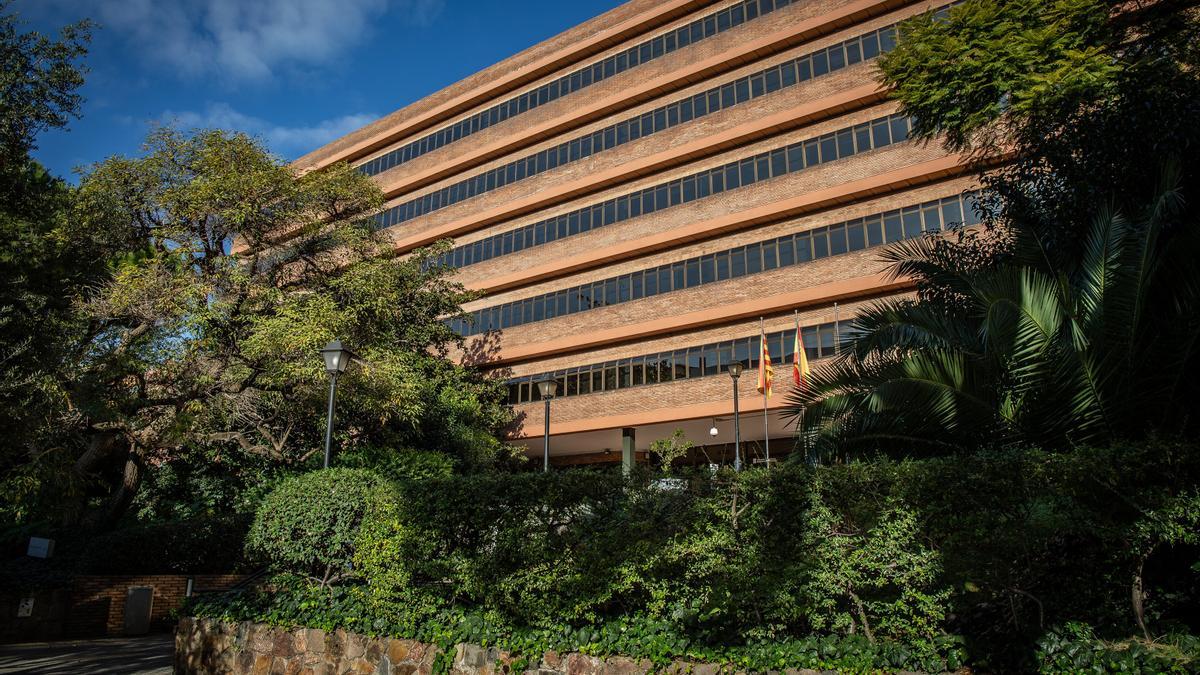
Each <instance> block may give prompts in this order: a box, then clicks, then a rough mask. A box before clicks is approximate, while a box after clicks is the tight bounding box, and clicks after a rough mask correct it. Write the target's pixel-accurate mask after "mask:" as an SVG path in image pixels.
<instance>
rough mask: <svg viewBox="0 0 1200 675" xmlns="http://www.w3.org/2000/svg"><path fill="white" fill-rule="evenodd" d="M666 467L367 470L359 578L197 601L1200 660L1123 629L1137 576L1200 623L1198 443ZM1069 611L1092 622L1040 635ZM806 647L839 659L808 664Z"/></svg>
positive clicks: (1135, 663)
mask: <svg viewBox="0 0 1200 675" xmlns="http://www.w3.org/2000/svg"><path fill="white" fill-rule="evenodd" d="M653 479H654V476H651V475H648V474H643V473H635V474H634V475H633V476H630V477H623V476H621V475H620V474H619V473H618V472H616V471H612V472H603V471H601V472H596V471H576V472H564V473H552V474H541V473H529V474H516V475H504V474H486V475H475V476H457V477H448V478H435V479H426V480H422V481H409V482H405V483H401V484H395V483H389V482H385V481H381V482H378V483H373V487H371V488H370V490H371V492H370V496H368V497H365V501H366V503H367V504H369V507H368V508H367V511H366V513H365V514H364V516H363V518H362V527H361V528H360V529H359V531H358V533H357V536H358V539H357V543H356V548H355V551H354V577H353V578H351V579H347V582H346V584H345V585H344V586H342V587H339V588H336V589H334V590H333V591H330V593H332V595H329V596H328V597H327V596H325V595H321V593H325V592H326V591H321V590H319V589H318V590H314V589H311V588H308V587H307V586H305V585H303V584H299V585H292V586H287V587H286V588H285V587H282V586H281V590H280V591H279V592H278V593H276V594H274V595H271V596H268V597H253V598H242V599H240V600H237V601H234V603H233V604H230V605H221V604H219V603H218V604H214V605H210V606H208V607H206V608H204V609H203V611H204V612H206V613H209V615H222V614H223V613H229V614H231V615H236V618H239V619H248V620H265V621H269V622H274V623H295V624H305V625H319V626H326V625H328V626H335V625H337V626H343V627H346V628H348V629H352V630H358V631H360V632H368V633H370V632H375V633H380V634H387V635H393V636H398V637H413V638H418V639H424V640H427V641H430V642H437V643H439V644H442V643H443V642H444V641H445V640H449V639H450V638H454V639H456V640H463V641H468V642H480V641H484V642H487V643H489V644H500V645H503V646H506V648H511V649H515V650H517V651H518V652H520V653H528V654H533V653H534V652H536V650H537V649H541V648H547V649H548V648H554V649H579V650H582V651H588V650H598V651H601V652H603V651H605V650H611V651H619V652H622V653H626V654H629V655H631V656H645V657H650V658H654V659H656V660H657V661H658V662H661V661H662V660H664V659H669V658H673V657H682V658H695V659H700V660H704V659H709V658H712V659H716V660H731V662H737V663H742V664H744V665H745V664H749V665H747V666H746V667H750V666H751V665H752V666H753V667H755V668H757V667H759V666H761V667H762V668H763V669H771V668H775V667H777V664H778V663H784V662H786V663H787V664H788V665H790V666H802V665H803V666H807V667H816V666H819V665H820V664H822V663H828V664H833V663H837V664H841V665H837V666H836V667H838V668H847V669H851V670H853V669H856V668H860V667H867V666H866V665H865V664H868V663H869V664H873V665H872V666H870V667H875V668H899V667H905V668H912V669H919V670H930V665H936V664H939V663H940V664H942V665H943V666H945V667H951V664H953V663H957V662H959V661H963V660H965V661H966V662H969V663H970V664H972V666H973V667H976V668H979V669H983V670H988V671H1004V672H1012V671H1022V672H1027V671H1034V670H1038V669H1039V668H1040V669H1045V670H1047V671H1049V672H1054V671H1055V669H1056V668H1061V667H1062V666H1061V662H1062V659H1063V658H1065V657H1063V654H1067V653H1069V655H1070V657H1071V658H1072V659H1073V658H1076V656H1077V655H1078V654H1079V653H1080V651H1081V650H1086V651H1088V652H1089V653H1093V652H1094V653H1096V654H1102V656H1097V657H1096V658H1095V659H1094V660H1093V661H1090V662H1089V663H1097V664H1098V663H1102V662H1105V663H1107V662H1110V661H1111V662H1112V663H1118V664H1126V665H1124V666H1121V667H1123V668H1124V667H1126V666H1128V668H1132V670H1127V672H1138V670H1137V669H1139V668H1140V669H1142V670H1152V669H1155V668H1157V669H1158V670H1162V671H1170V670H1171V669H1172V668H1174V669H1176V670H1181V669H1182V670H1187V669H1188V668H1194V667H1195V666H1196V664H1197V663H1200V658H1198V657H1197V655H1196V653H1195V649H1194V643H1190V642H1188V641H1187V640H1182V641H1180V644H1181V645H1183V646H1181V647H1178V648H1177V649H1174V650H1164V649H1160V648H1156V647H1155V646H1154V645H1152V644H1143V643H1142V642H1140V641H1130V640H1129V636H1130V635H1135V634H1140V629H1139V627H1138V626H1137V624H1136V623H1135V621H1134V614H1133V608H1132V605H1131V600H1130V597H1131V596H1130V589H1131V587H1132V584H1133V581H1134V579H1135V577H1137V576H1139V575H1140V577H1141V578H1142V579H1143V581H1144V588H1145V590H1146V591H1147V593H1146V611H1145V617H1146V621H1147V627H1148V630H1149V631H1151V632H1152V633H1153V634H1157V635H1161V634H1164V633H1167V632H1170V633H1174V634H1180V635H1186V634H1195V633H1197V632H1200V630H1198V629H1200V626H1197V624H1196V622H1197V616H1196V613H1195V609H1194V608H1195V607H1197V606H1200V590H1198V589H1200V584H1197V583H1196V576H1197V571H1198V570H1200V548H1198V547H1196V546H1195V540H1196V536H1197V533H1200V527H1197V525H1200V496H1198V493H1197V492H1196V486H1197V485H1200V455H1198V453H1197V452H1196V450H1195V448H1193V447H1191V446H1187V445H1178V444H1169V443H1147V444H1144V445H1140V446H1125V447H1117V448H1111V449H1103V450H1094V449H1080V450H1077V451H1073V452H1070V453H1059V454H1054V453H1044V452H1038V451H1005V452H996V453H984V454H980V455H975V456H971V457H961V458H940V459H928V460H910V461H899V462H896V461H887V460H878V461H871V462H862V463H856V464H850V465H838V466H827V467H816V468H814V467H808V466H804V465H789V466H784V467H779V468H776V469H772V470H771V471H766V470H752V471H747V472H744V473H742V474H733V473H731V472H721V473H718V474H717V475H715V476H713V475H709V474H708V473H694V474H685V475H684V476H683V480H682V482H681V483H679V485H678V486H677V487H664V485H663V484H662V483H661V482H656V481H655V480H653ZM356 494H365V488H364V489H363V490H361V491H360V492H358V493H356ZM314 594H315V595H314ZM239 603H240V604H239ZM1073 622H1087V623H1088V624H1090V625H1092V626H1095V627H1096V628H1095V632H1094V633H1093V634H1089V635H1083V636H1081V635H1072V636H1070V637H1069V639H1065V640H1059V641H1058V642H1053V641H1051V642H1047V641H1046V640H1050V637H1048V636H1050V635H1055V634H1057V633H1054V632H1053V631H1055V630H1056V627H1063V626H1068V625H1071V624H1072V623H1073ZM467 626H472V628H470V629H468V628H467ZM956 635H957V636H962V637H961V639H959V638H955V637H953V636H956ZM439 636H441V637H439ZM1039 640H1041V641H1042V642H1039ZM864 644H865V645H869V647H863V646H862V645H864ZM814 645H823V646H816V647H814ZM837 645H841V646H837ZM847 645H849V646H847ZM1055 645H1057V646H1055ZM1064 645H1065V646H1064ZM1188 645H1192V646H1188ZM843 646H845V647H844V648H845V650H846V651H838V650H841V649H843ZM1140 646H1144V647H1145V649H1144V650H1143V649H1140ZM810 647H811V648H813V649H817V653H818V654H824V655H827V652H828V653H832V652H830V650H833V652H836V653H837V654H839V656H838V657H837V658H836V659H834V660H833V661H828V662H826V661H821V659H820V658H817V659H816V660H814V659H813V658H812V657H811V654H809V652H808V651H806V650H809V649H810ZM756 650H757V651H756ZM822 650H824V651H822ZM748 654H757V656H748ZM771 654H775V655H776V656H777V657H778V659H782V661H778V662H777V661H773V660H772V658H774V657H770V655H771ZM806 654H809V655H808V656H804V655H806ZM704 655H707V656H704ZM964 655H965V658H962V657H963V656H964ZM821 658H824V657H823V656H822V657H821ZM737 659H748V660H746V661H737ZM856 659H859V660H856ZM900 662H903V664H904V665H903V666H902V665H901V663H900ZM1164 664H1166V665H1164ZM822 667H825V666H822ZM1089 667H1091V666H1089Z"/></svg>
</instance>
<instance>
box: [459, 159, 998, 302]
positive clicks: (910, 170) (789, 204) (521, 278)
mask: <svg viewBox="0 0 1200 675" xmlns="http://www.w3.org/2000/svg"><path fill="white" fill-rule="evenodd" d="M976 168H977V167H975V166H974V165H973V164H971V163H970V162H969V161H968V158H965V157H959V156H951V155H947V156H941V157H937V158H935V159H931V160H927V161H922V162H918V163H916V164H910V165H907V166H902V167H900V168H897V169H892V170H890V171H885V172H883V173H880V174H874V175H871V176H867V177H865V178H859V179H856V180H853V181H849V182H847V183H839V184H837V185H833V186H830V187H827V188H820V189H817V190H812V191H809V192H803V193H801V194H799V195H797V196H794V197H787V198H784V199H780V200H778V201H773V202H768V203H765V204H760V205H757V206H752V207H750V208H747V209H745V210H742V211H728V212H724V213H720V214H718V215H715V216H711V217H709V218H706V219H704V220H697V221H693V222H689V223H686V224H683V225H680V226H677V227H673V228H671V229H669V230H663V231H660V232H656V233H653V234H649V235H646V236H642V237H638V238H636V239H628V240H624V241H619V242H616V243H613V244H608V245H604V246H596V247H588V248H584V249H583V252H581V253H576V254H573V255H566V256H564V257H560V258H557V259H555V260H553V261H551V262H547V263H542V264H538V265H534V266H532V267H528V268H525V269H521V270H518V271H515V272H509V273H503V274H497V275H489V276H487V277H485V278H481V279H476V280H472V281H469V282H467V283H466V286H467V288H469V289H470V290H475V291H487V292H493V293H494V292H497V291H502V290H508V289H512V288H519V287H522V286H527V285H530V284H533V283H538V282H542V281H547V280H550V279H555V278H558V277H564V276H568V275H570V274H575V273H577V272H580V271H583V270H587V269H592V268H595V267H600V266H603V265H606V264H609V263H613V262H617V261H621V260H629V259H631V258H635V257H639V256H643V255H648V254H651V253H654V252H656V251H662V250H667V249H671V248H676V247H679V246H686V245H688V244H689V243H691V242H694V241H699V240H702V239H709V238H712V237H716V236H721V235H724V234H728V233H731V232H737V231H740V230H746V229H749V228H752V227H759V226H763V225H768V224H771V223H778V222H781V221H784V220H787V219H790V218H797V217H801V216H805V215H809V214H813V213H817V212H820V211H823V210H826V209H830V208H837V207H839V206H842V205H845V204H850V203H854V202H859V201H862V200H866V199H874V198H877V197H880V196H882V195H887V194H892V193H895V192H898V191H902V190H907V189H911V188H913V187H917V186H920V185H927V184H932V183H936V182H939V181H942V180H946V179H952V178H954V177H957V176H962V175H965V174H969V173H972V172H973V171H975V170H976Z"/></svg>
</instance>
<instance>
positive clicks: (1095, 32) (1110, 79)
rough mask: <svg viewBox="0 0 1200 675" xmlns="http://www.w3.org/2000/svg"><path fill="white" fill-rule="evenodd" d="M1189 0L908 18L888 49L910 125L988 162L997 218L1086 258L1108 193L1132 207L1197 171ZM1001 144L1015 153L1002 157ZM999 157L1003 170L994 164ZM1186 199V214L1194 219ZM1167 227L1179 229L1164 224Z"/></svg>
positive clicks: (980, 8) (1198, 30) (984, 9)
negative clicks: (1171, 176)
mask: <svg viewBox="0 0 1200 675" xmlns="http://www.w3.org/2000/svg"><path fill="white" fill-rule="evenodd" d="M1195 5H1196V3H1195V2H1192V1H1191V0H1166V1H1164V2H1133V3H1129V2H1120V1H1118V0H1050V1H1046V0H1003V1H1002V0H968V1H967V2H964V3H961V4H959V5H956V6H955V7H952V8H951V9H950V11H949V13H948V16H946V17H945V18H935V17H934V16H933V15H932V14H926V15H922V16H919V17H915V18H914V19H912V20H910V21H906V22H905V23H904V25H903V28H902V30H901V33H902V39H901V40H900V41H899V44H898V46H897V48H896V49H895V50H894V51H892V52H890V53H889V54H886V55H884V56H883V57H881V59H880V72H881V76H882V80H883V83H884V84H885V85H887V86H888V87H890V88H891V90H892V96H893V97H894V98H895V99H897V100H898V101H899V102H900V104H901V107H902V109H903V111H904V112H905V113H906V114H909V115H912V116H913V118H914V120H915V123H914V128H913V135H914V137H916V138H918V139H924V140H927V141H937V142H943V143H945V144H946V145H947V147H948V148H949V149H950V150H953V151H956V152H959V151H961V152H966V153H971V154H973V155H974V156H976V157H977V158H979V159H984V160H988V162H987V163H985V168H987V169H988V170H987V171H985V173H984V174H983V177H982V180H983V184H984V186H985V187H986V188H987V193H988V195H989V196H990V199H989V201H990V203H991V206H992V208H991V209H990V211H989V215H990V216H991V220H992V222H993V223H994V224H999V223H1004V222H1008V221H1017V220H1019V221H1021V222H1023V223H1024V224H1025V226H1026V227H1033V228H1035V229H1036V231H1037V233H1038V236H1040V237H1042V238H1044V239H1045V240H1046V242H1047V248H1048V250H1050V251H1051V252H1052V253H1053V254H1054V255H1059V254H1061V257H1060V258H1056V259H1055V262H1056V264H1059V265H1064V266H1065V265H1069V264H1071V263H1072V262H1073V261H1075V260H1079V259H1080V251H1079V246H1080V244H1081V242H1082V241H1083V239H1084V237H1085V236H1086V233H1087V232H1088V231H1089V230H1090V228H1091V220H1092V218H1093V217H1094V215H1095V212H1096V206H1097V205H1098V204H1112V205H1113V206H1114V207H1115V208H1116V209H1118V210H1120V211H1123V212H1124V213H1127V214H1132V213H1135V212H1136V211H1137V209H1139V208H1141V207H1142V206H1143V205H1145V204H1148V203H1151V202H1152V201H1153V200H1154V199H1155V198H1156V197H1157V195H1159V194H1160V193H1161V192H1162V186H1161V185H1160V184H1159V178H1160V176H1161V175H1162V169H1163V166H1164V165H1165V164H1173V165H1174V166H1175V178H1176V181H1177V184H1176V186H1175V187H1178V189H1179V190H1180V191H1181V192H1182V193H1183V194H1184V195H1185V196H1192V195H1194V194H1195V193H1196V186H1197V181H1198V180H1200V159H1198V155H1197V153H1196V152H1195V148H1196V147H1197V145H1200V127H1198V126H1197V125H1196V123H1195V120H1196V119H1197V117H1198V116H1200V11H1198V10H1197V9H1196V8H1195ZM1000 154H1004V155H1006V156H1007V158H1008V161H1007V163H1006V164H1004V165H1003V166H1001V167H995V164H994V160H995V159H996V157H997V156H998V155H1000ZM993 167H995V168H993ZM1198 204H1200V202H1197V200H1196V199H1194V198H1193V199H1188V200H1186V201H1185V202H1184V203H1183V204H1180V205H1179V206H1180V208H1182V209H1183V212H1182V213H1181V214H1180V220H1181V221H1184V222H1194V221H1195V217H1196V213H1197V210H1198V209H1200V205H1198ZM1166 236H1170V233H1169V232H1168V233H1167V234H1166Z"/></svg>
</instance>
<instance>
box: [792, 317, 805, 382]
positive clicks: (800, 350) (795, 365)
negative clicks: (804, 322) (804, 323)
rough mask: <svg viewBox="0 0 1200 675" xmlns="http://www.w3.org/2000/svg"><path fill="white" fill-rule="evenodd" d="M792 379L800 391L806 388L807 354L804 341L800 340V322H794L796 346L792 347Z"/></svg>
mask: <svg viewBox="0 0 1200 675" xmlns="http://www.w3.org/2000/svg"><path fill="white" fill-rule="evenodd" d="M792 349H793V350H795V351H794V352H793V354H792V357H793V358H792V379H793V380H795V381H796V386H797V387H800V388H801V389H807V388H808V354H807V353H806V352H805V349H804V340H801V339H800V322H799V321H797V322H796V344H795V345H793V347H792Z"/></svg>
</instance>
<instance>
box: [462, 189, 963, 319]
mask: <svg viewBox="0 0 1200 675" xmlns="http://www.w3.org/2000/svg"><path fill="white" fill-rule="evenodd" d="M974 200H975V193H967V194H963V195H951V196H947V197H944V198H940V199H932V200H927V201H924V202H922V203H919V204H912V205H909V206H904V207H900V208H897V209H889V210H887V211H883V212H880V213H875V214H871V215H868V216H865V217H862V218H854V219H851V220H848V221H843V222H840V223H834V224H832V225H825V226H821V227H817V228H814V229H809V230H805V231H803V232H799V233H795V234H788V235H784V236H781V237H772V238H771V239H767V240H764V241H758V242H754V243H751V244H746V245H743V246H738V247H735V248H731V249H727V250H724V251H718V252H716V253H709V254H707V255H703V256H697V257H693V258H689V259H686V260H681V261H678V262H674V263H670V264H666V265H659V266H656V267H652V268H649V269H645V270H638V271H636V272H631V273H628V274H622V275H620V276H616V277H610V278H608V279H604V280H601V281H596V282H592V283H588V284H584V285H581V286H573V287H571V288H566V289H562V290H559V291H553V292H551V293H546V294H543V295H539V296H535V297H532V298H525V299H522V300H517V301H514V302H508V303H504V304H501V305H495V306H492V307H485V308H482V309H478V310H475V311H472V312H470V313H469V314H470V318H467V319H459V318H455V319H448V320H446V324H447V325H449V326H450V328H452V329H453V330H454V331H455V332H457V333H458V334H460V335H463V336H464V337H466V336H471V335H479V334H482V333H486V332H489V331H493V330H504V329H506V328H511V327H514V326H522V325H526V324H532V323H537V322H540V321H549V320H551V319H554V318H556V317H560V316H567V315H571V314H576V313H579V312H587V311H591V310H593V309H600V308H603V307H611V306H614V305H618V304H624V303H627V302H634V301H637V300H641V299H643V298H651V297H655V296H658V295H664V294H667V293H673V292H675V291H681V290H685V289H688V288H695V287H698V286H703V285H707V284H711V283H717V282H720V281H726V280H729V279H737V278H741V277H744V276H750V275H753V274H757V273H759V272H768V271H770V270H773V269H776V268H782V267H791V266H794V265H801V264H805V263H808V262H812V261H816V260H821V259H824V258H828V257H833V256H838V255H842V254H845V253H853V252H855V251H861V250H865V249H869V248H876V247H878V246H882V245H883V244H885V243H891V242H896V241H901V240H903V239H912V238H915V237H919V236H922V235H924V234H926V233H929V232H941V231H944V230H946V229H949V228H953V227H957V226H959V225H968V226H969V225H974V224H977V223H978V222H979V216H978V207H977V205H976V204H975V201H974Z"/></svg>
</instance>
